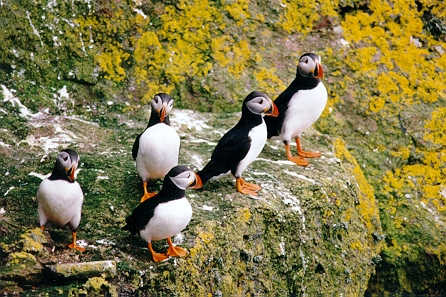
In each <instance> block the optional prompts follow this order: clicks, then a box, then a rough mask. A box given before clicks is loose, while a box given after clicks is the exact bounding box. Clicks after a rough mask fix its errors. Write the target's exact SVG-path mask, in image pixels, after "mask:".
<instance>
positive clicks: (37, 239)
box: [20, 228, 48, 254]
mask: <svg viewBox="0 0 446 297" xmlns="http://www.w3.org/2000/svg"><path fill="white" fill-rule="evenodd" d="M20 238H21V240H20V242H21V243H22V245H23V251H25V252H35V253H38V254H39V253H42V252H43V244H44V243H47V242H48V241H47V239H46V237H45V235H44V234H43V232H42V230H40V228H34V229H31V230H28V231H27V232H25V233H24V234H22V235H20Z"/></svg>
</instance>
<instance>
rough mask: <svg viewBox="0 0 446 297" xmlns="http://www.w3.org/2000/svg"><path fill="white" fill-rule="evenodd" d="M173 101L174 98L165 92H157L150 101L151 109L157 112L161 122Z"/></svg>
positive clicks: (169, 110)
mask: <svg viewBox="0 0 446 297" xmlns="http://www.w3.org/2000/svg"><path fill="white" fill-rule="evenodd" d="M173 101H174V100H173V99H172V98H171V97H170V96H169V95H167V94H158V95H156V96H155V97H154V98H153V100H152V102H151V103H150V105H151V106H152V109H154V110H155V111H156V112H157V113H158V114H159V117H160V120H161V122H163V121H164V119H165V118H166V116H167V115H168V114H169V113H170V112H171V110H172V108H173Z"/></svg>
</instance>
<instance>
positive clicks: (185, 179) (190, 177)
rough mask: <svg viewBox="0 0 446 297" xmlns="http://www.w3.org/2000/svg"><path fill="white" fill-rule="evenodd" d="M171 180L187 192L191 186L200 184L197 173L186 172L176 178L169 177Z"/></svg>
mask: <svg viewBox="0 0 446 297" xmlns="http://www.w3.org/2000/svg"><path fill="white" fill-rule="evenodd" d="M169 178H170V180H171V181H172V182H173V183H174V184H175V186H177V187H178V188H180V189H182V190H186V188H188V187H189V186H192V185H195V184H196V183H197V182H198V179H197V177H196V174H195V172H193V171H192V170H186V171H183V172H181V173H180V174H178V175H176V176H169Z"/></svg>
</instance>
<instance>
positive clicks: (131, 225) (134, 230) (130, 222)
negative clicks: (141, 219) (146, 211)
mask: <svg viewBox="0 0 446 297" xmlns="http://www.w3.org/2000/svg"><path fill="white" fill-rule="evenodd" d="M125 221H126V223H127V224H126V225H125V226H124V227H122V228H121V229H122V230H127V231H129V232H130V233H132V234H136V233H137V232H138V230H137V228H136V225H135V223H134V222H133V216H131V215H130V216H128V217H127V218H126V219H125Z"/></svg>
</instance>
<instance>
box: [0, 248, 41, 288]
mask: <svg viewBox="0 0 446 297" xmlns="http://www.w3.org/2000/svg"><path fill="white" fill-rule="evenodd" d="M42 270H43V267H42V265H41V264H40V263H39V261H37V259H36V257H35V256H34V255H32V254H30V253H27V252H15V253H11V254H9V256H8V261H7V263H6V265H5V266H2V267H0V279H4V280H14V281H17V282H20V283H36V282H39V281H40V280H41V279H42V275H41V272H42Z"/></svg>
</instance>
